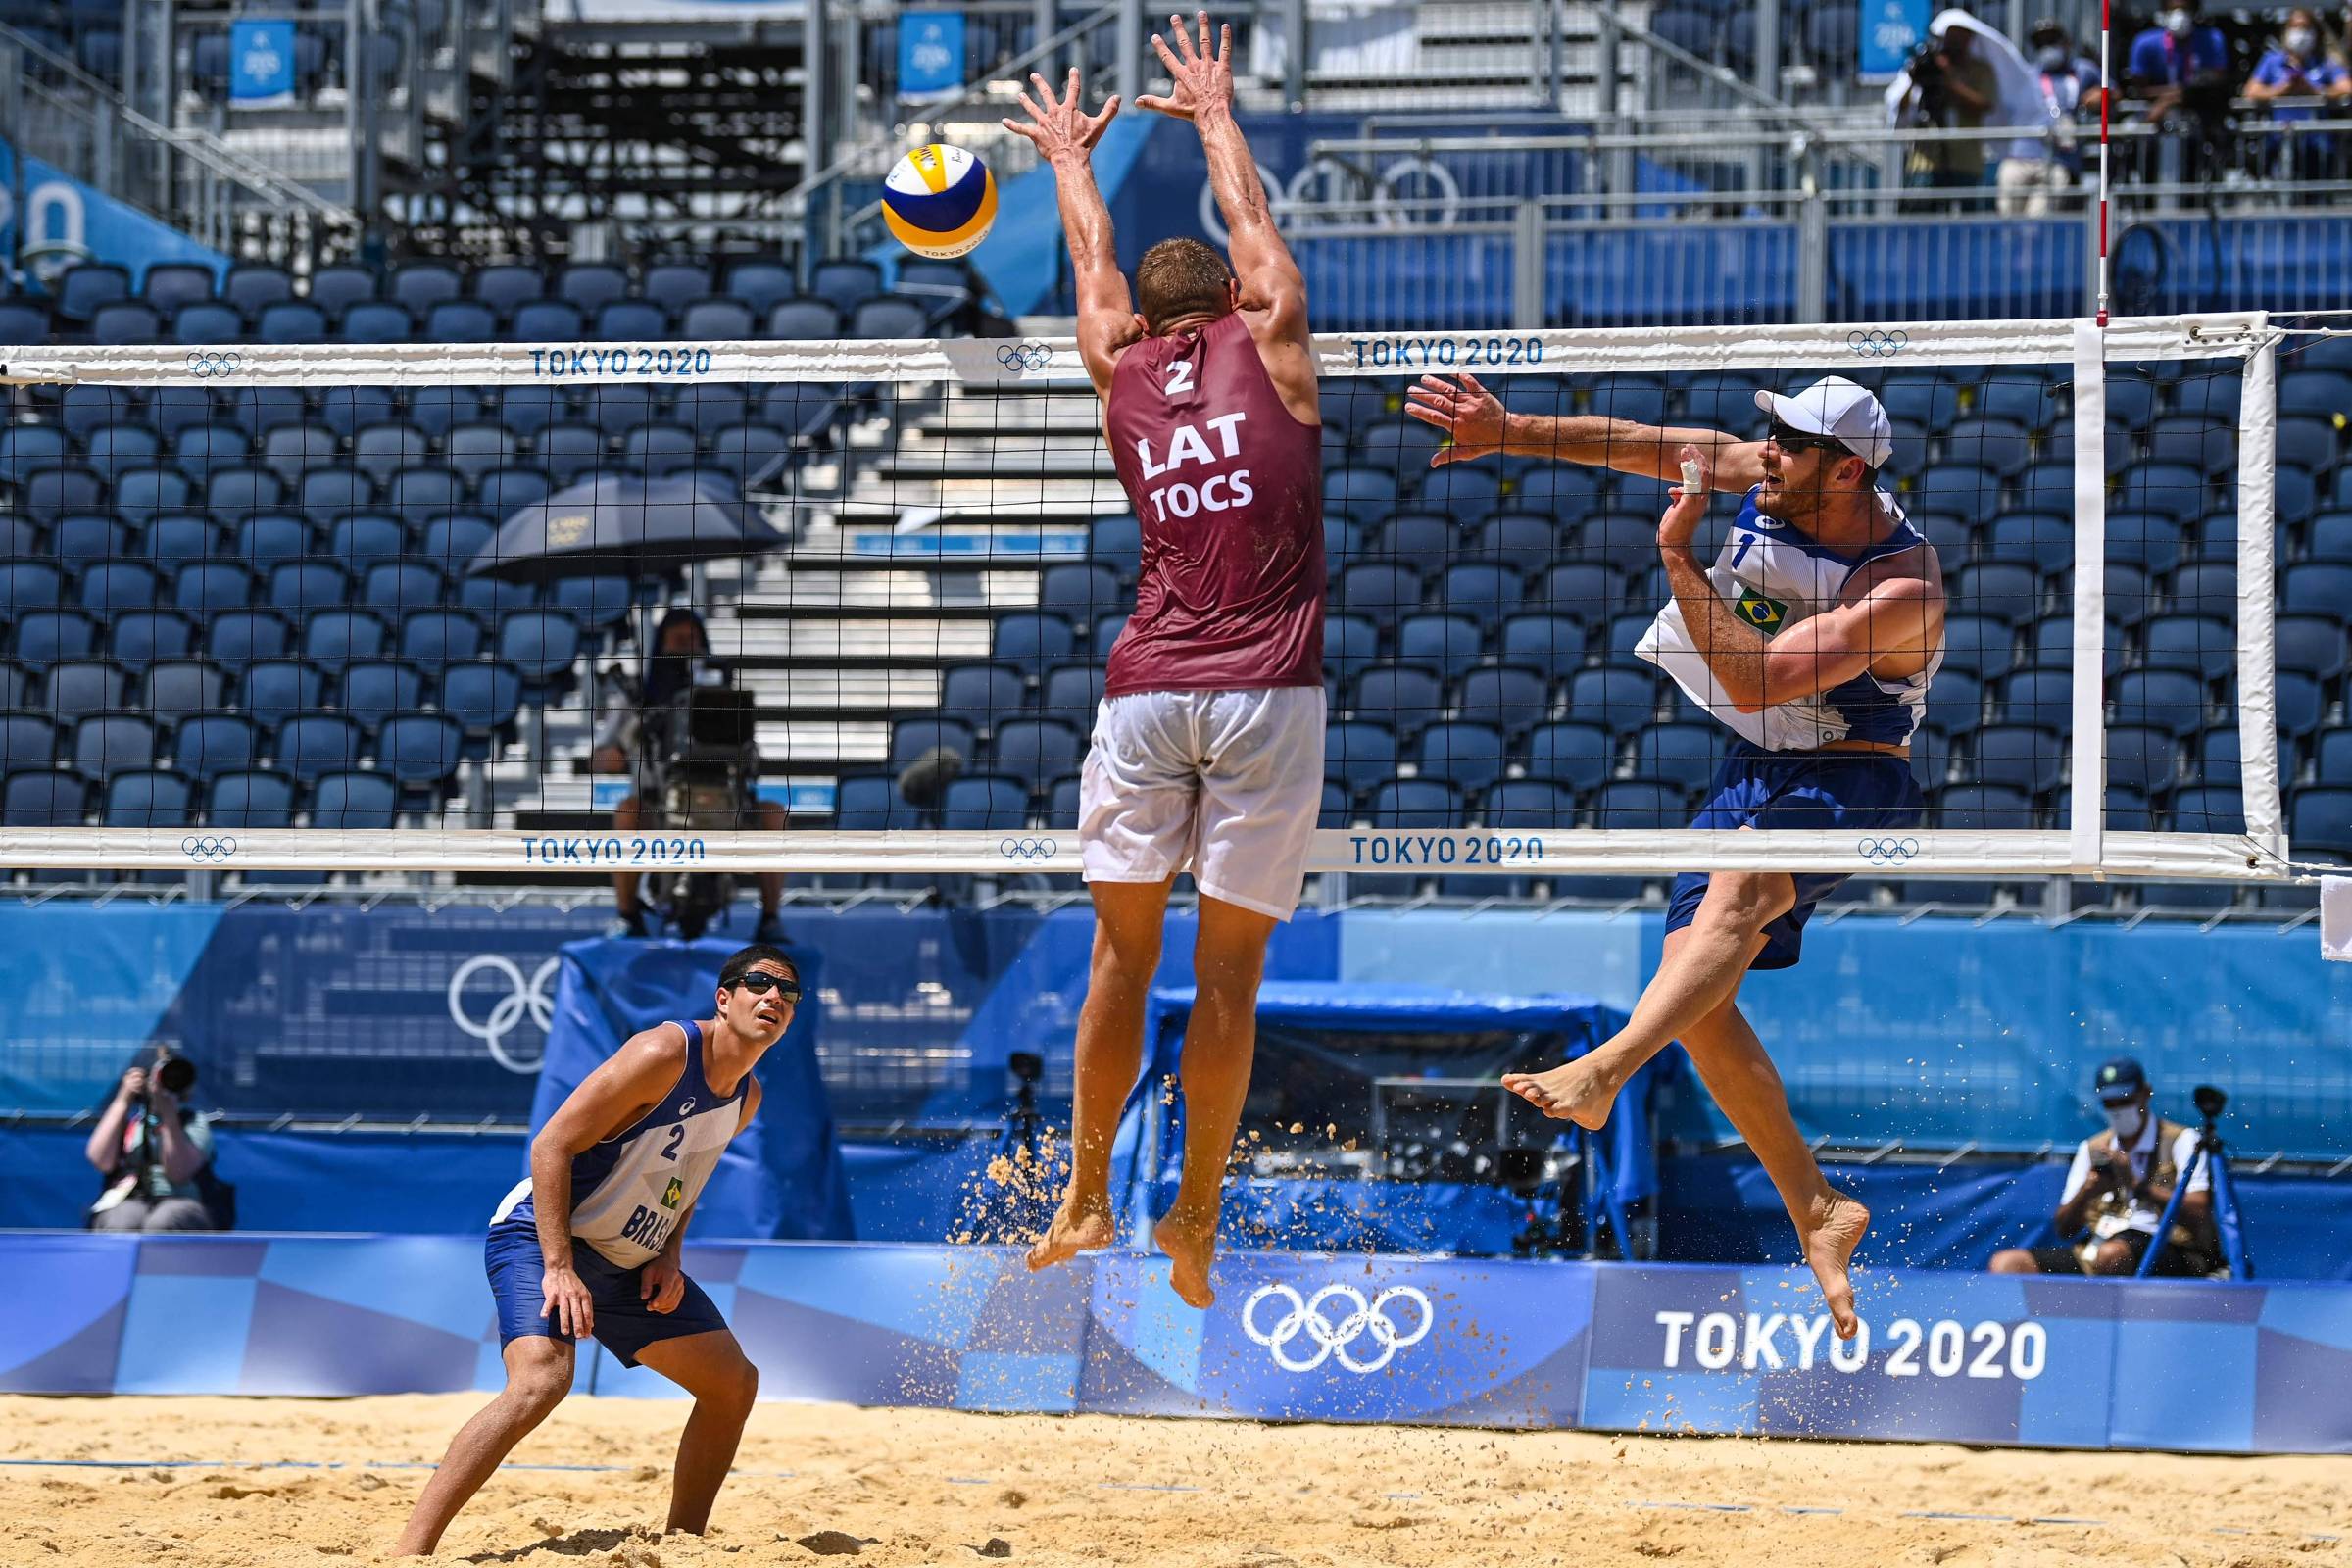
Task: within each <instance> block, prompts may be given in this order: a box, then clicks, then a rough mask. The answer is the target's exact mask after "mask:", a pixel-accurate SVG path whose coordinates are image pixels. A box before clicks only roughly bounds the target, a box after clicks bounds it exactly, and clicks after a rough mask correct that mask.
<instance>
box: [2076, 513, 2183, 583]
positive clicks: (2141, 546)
mask: <svg viewBox="0 0 2352 1568" xmlns="http://www.w3.org/2000/svg"><path fill="white" fill-rule="evenodd" d="M2183 533H2184V530H2183V529H2182V527H2181V524H2180V519H2179V518H2177V517H2170V516H2166V515H2162V514H2160V513H2153V512H2138V511H2120V512H2114V513H2110V514H2109V515H2108V517H2107V544H2106V552H2107V559H2108V560H2109V561H2111V562H2117V563H2122V564H2130V565H2135V566H2138V567H2140V568H2141V569H2143V570H2145V571H2149V572H2153V573H2156V574H2159V575H2161V574H2163V573H2165V572H2168V571H2171V570H2172V569H2173V568H2174V567H2175V566H2176V565H2178V564H2180V557H2181V553H2182V552H2181V540H2182V537H2183ZM2071 535H2072V530H2071V528H2070V530H2069V537H2070V539H2071ZM2070 550H2071V544H2070Z"/></svg>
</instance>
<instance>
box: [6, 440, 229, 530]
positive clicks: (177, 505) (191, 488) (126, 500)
mask: <svg viewBox="0 0 2352 1568" xmlns="http://www.w3.org/2000/svg"><path fill="white" fill-rule="evenodd" d="M240 439H242V436H241V435H240ZM64 471H67V470H61V469H57V468H51V469H48V470H47V471H46V472H43V473H38V474H35V475H34V476H33V481H32V483H33V490H32V492H31V494H29V495H28V496H27V498H26V510H27V511H30V512H34V513H35V514H36V515H38V514H39V513H40V511H41V510H42V509H41V508H40V507H39V506H38V505H37V504H36V503H35V502H34V500H33V496H36V495H37V494H38V493H39V491H38V487H39V485H40V482H41V481H42V480H43V479H45V478H47V477H48V476H49V475H50V474H54V473H60V472H64ZM195 495H196V486H195V485H194V483H193V482H191V481H190V480H189V478H188V476H187V475H186V474H185V473H183V472H181V471H180V470H179V469H177V468H174V467H166V466H156V465H149V466H146V467H142V468H131V469H128V470H126V471H124V472H122V473H119V474H117V475H116V476H115V482H114V497H113V499H114V510H115V514H116V515H118V516H120V517H122V518H123V521H125V522H127V523H129V524H130V525H131V526H132V527H134V528H140V527H145V526H146V525H147V523H149V522H150V521H152V520H153V519H154V517H155V515H157V514H158V513H163V512H179V511H183V510H185V509H186V508H187V507H189V506H190V505H191V504H192V503H193V501H194V499H195ZM60 510H61V511H62V510H64V509H60ZM73 510H74V511H77V512H79V511H87V510H90V509H89V508H87V507H75V508H73ZM54 515H56V514H51V516H54Z"/></svg>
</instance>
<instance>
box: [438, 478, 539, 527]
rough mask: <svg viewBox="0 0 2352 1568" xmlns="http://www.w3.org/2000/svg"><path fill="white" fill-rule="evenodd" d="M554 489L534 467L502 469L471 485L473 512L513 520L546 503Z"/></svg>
mask: <svg viewBox="0 0 2352 1568" xmlns="http://www.w3.org/2000/svg"><path fill="white" fill-rule="evenodd" d="M555 488H556V485H555V481H554V480H553V479H551V478H550V477H548V475H547V474H546V473H545V472H543V471H541V470H540V469H538V468H536V467H514V468H501V469H499V470H498V471H497V472H496V473H487V474H484V475H483V476H482V479H481V482H480V483H479V484H477V485H476V486H474V493H473V504H474V508H475V510H477V511H479V512H482V513H485V514H487V515H490V516H493V517H512V516H513V515H515V513H517V512H520V511H521V510H522V509H523V508H525V507H528V506H534V505H536V504H537V503H539V502H541V501H545V500H546V499H547V498H548V496H549V495H551V494H553V493H554V491H555ZM427 515H428V516H429V515H432V514H429V513H428V514H427Z"/></svg>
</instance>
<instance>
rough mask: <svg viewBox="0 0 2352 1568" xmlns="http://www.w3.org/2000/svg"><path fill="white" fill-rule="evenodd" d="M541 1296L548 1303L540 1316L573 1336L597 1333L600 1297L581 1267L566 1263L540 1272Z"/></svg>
mask: <svg viewBox="0 0 2352 1568" xmlns="http://www.w3.org/2000/svg"><path fill="white" fill-rule="evenodd" d="M539 1299H540V1300H541V1301H542V1302H544V1303H545V1304H544V1305H542V1306H541V1307H540V1308H539V1315H540V1316H541V1317H543V1318H546V1319H548V1320H549V1321H550V1322H552V1323H554V1324H555V1326H556V1327H558V1328H560V1329H562V1330H563V1331H564V1333H566V1334H568V1335H570V1336H571V1337H572V1338H573V1339H575V1340H584V1339H586V1338H587V1337H588V1336H589V1335H591V1334H594V1333H595V1332H596V1300H595V1299H594V1298H593V1297H591V1296H590V1295H589V1294H588V1282H587V1281H585V1280H583V1279H581V1278H580V1275H579V1271H578V1270H577V1269H574V1268H572V1267H571V1266H569V1265H568V1264H566V1265H564V1266H563V1267H560V1268H551V1269H549V1270H548V1271H547V1272H546V1273H544V1274H542V1275H540V1276H539Z"/></svg>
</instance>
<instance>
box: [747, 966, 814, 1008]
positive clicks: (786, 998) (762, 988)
mask: <svg viewBox="0 0 2352 1568" xmlns="http://www.w3.org/2000/svg"><path fill="white" fill-rule="evenodd" d="M735 988H740V989H742V990H745V991H749V992H750V993H751V994H752V995H753V996H755V997H757V996H763V995H765V994H766V993H768V992H770V991H773V992H775V993H776V996H777V1000H779V1001H782V1002H798V1001H800V1000H801V983H800V982H799V981H798V980H794V979H792V978H790V977H788V976H785V975H780V974H769V973H768V972H767V971H766V970H765V969H753V970H751V971H749V972H748V973H745V974H743V975H740V976H738V977H737V978H736V981H735ZM731 989H732V988H731Z"/></svg>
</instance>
